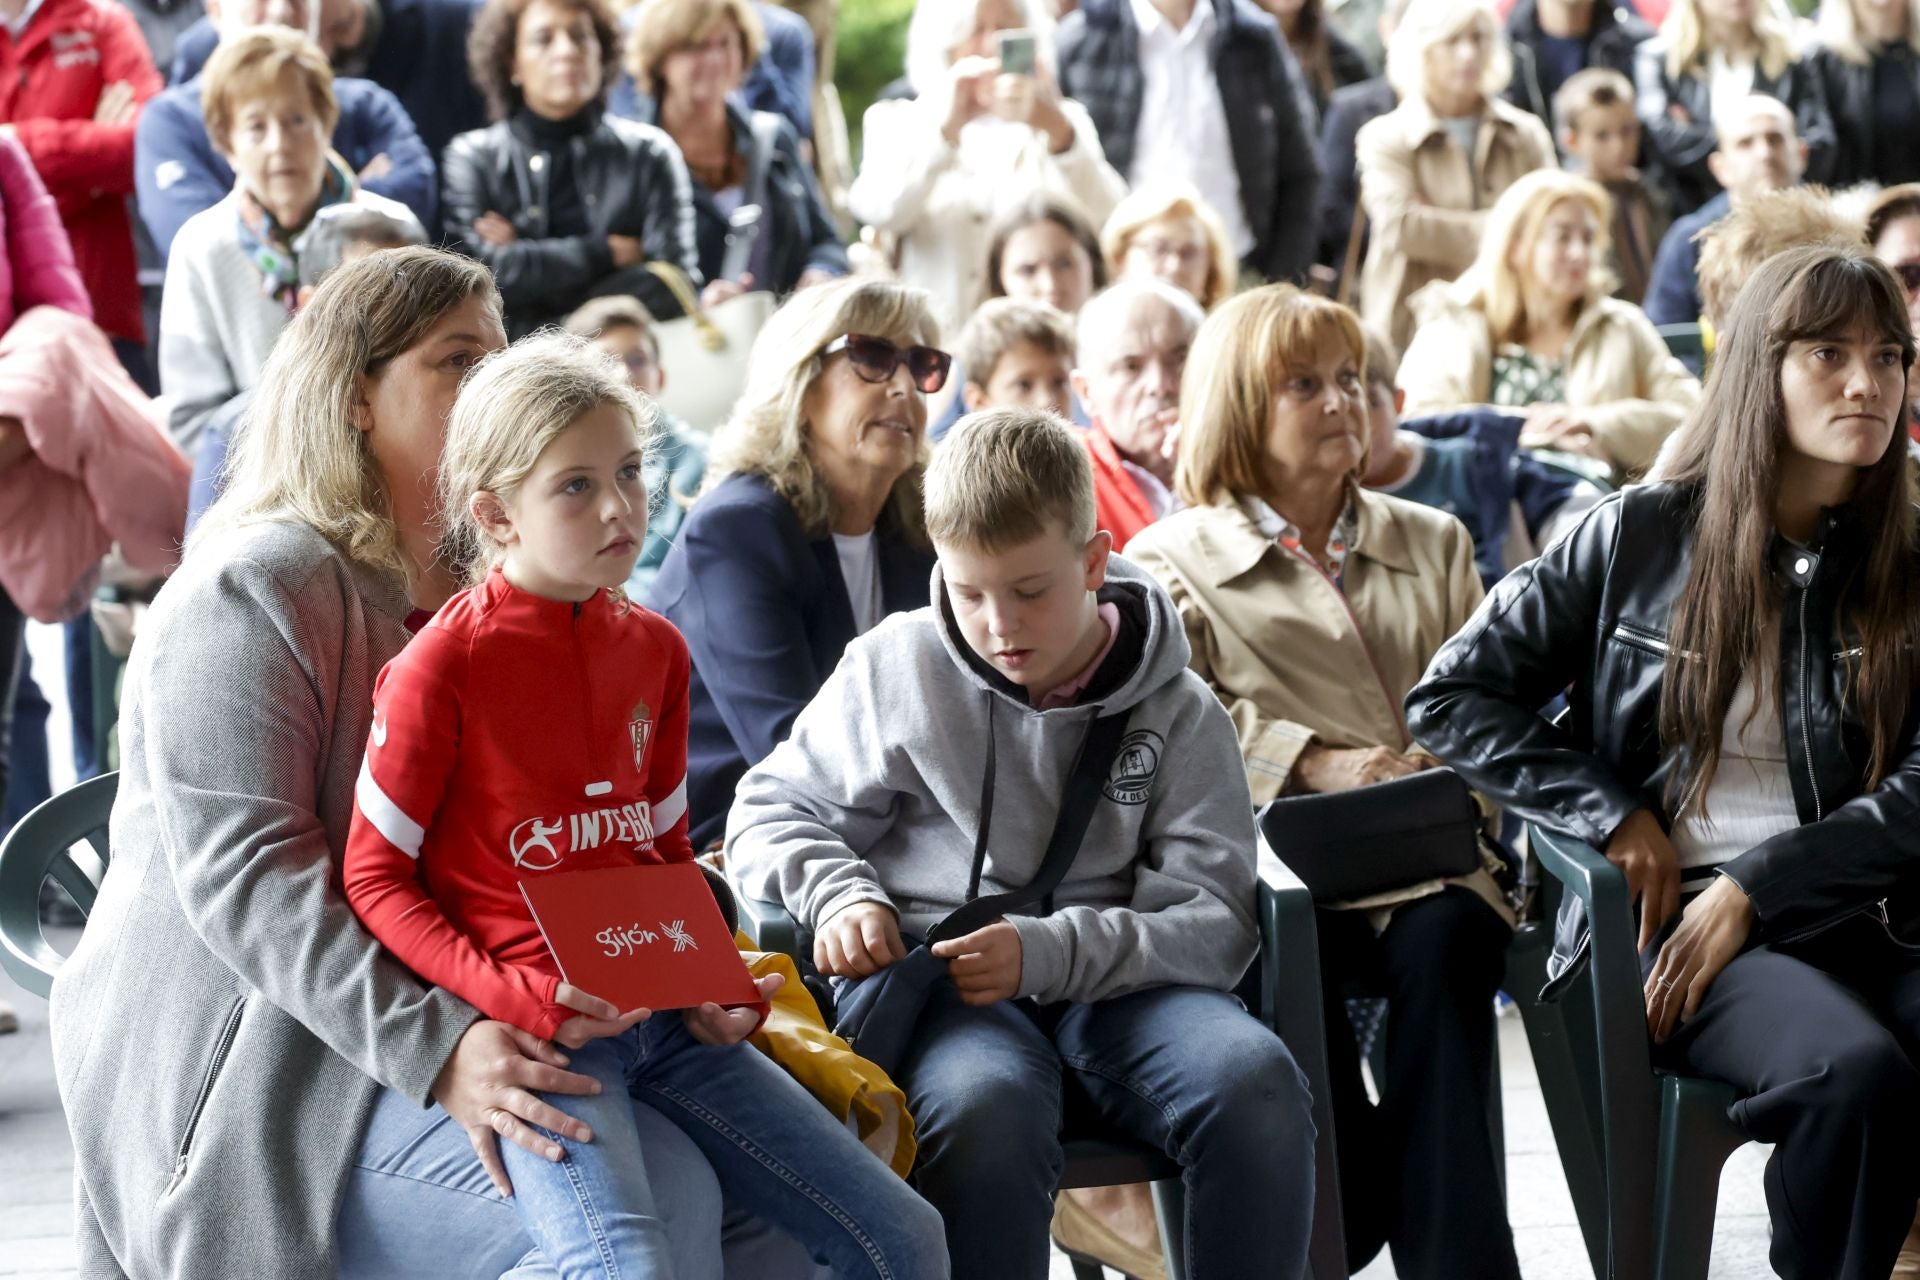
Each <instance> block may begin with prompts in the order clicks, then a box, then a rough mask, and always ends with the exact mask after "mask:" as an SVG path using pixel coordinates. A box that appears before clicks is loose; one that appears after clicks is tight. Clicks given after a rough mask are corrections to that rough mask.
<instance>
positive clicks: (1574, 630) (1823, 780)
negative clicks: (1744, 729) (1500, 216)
mask: <svg viewBox="0 0 1920 1280" xmlns="http://www.w3.org/2000/svg"><path fill="white" fill-rule="evenodd" d="M1695 495H1696V491H1695V490H1693V489H1691V488H1683V487H1676V486H1673V485H1667V484H1653V485H1643V486H1638V487H1635V488H1630V489H1627V490H1625V491H1623V492H1620V493H1616V494H1613V495H1611V496H1609V497H1608V498H1607V499H1606V500H1604V501H1603V502H1601V503H1600V504H1599V505H1597V506H1596V507H1595V508H1594V509H1593V510H1592V511H1591V512H1590V513H1588V515H1587V517H1586V519H1585V520H1583V521H1582V522H1581V523H1580V525H1579V526H1578V527H1577V528H1576V529H1575V530H1574V531H1573V533H1572V534H1570V535H1569V536H1568V537H1566V538H1565V539H1563V540H1562V541H1561V542H1560V543H1559V544H1558V545H1556V546H1555V547H1553V548H1552V549H1550V550H1548V551H1547V552H1546V553H1545V554H1543V555H1542V556H1541V557H1540V558H1539V559H1537V560H1535V561H1533V562H1532V563H1531V564H1528V565H1525V566H1523V567H1521V568H1520V569H1517V570H1515V571H1514V572H1513V573H1512V574H1510V575H1508V576H1507V578H1506V579H1505V580H1504V581H1502V582H1501V583H1500V584H1499V585H1498V586H1496V587H1495V588H1494V590H1493V592H1492V594H1490V595H1489V596H1488V597H1487V598H1486V601H1485V602H1484V603H1483V604H1482V605H1481V607H1480V610H1479V612H1477V613H1476V614H1475V615H1474V617H1473V620H1472V621H1471V622H1469V623H1468V624H1467V625H1466V626H1465V627H1464V628H1462V629H1461V631H1460V633H1459V634H1458V635H1456V636H1454V637H1453V639H1451V640H1449V641H1448V642H1447V643H1446V645H1445V646H1443V647H1442V648H1441V650H1440V652H1439V653H1438V654H1436V655H1435V656H1434V659H1433V662H1432V664H1431V665H1430V666H1429V667H1428V669H1427V674H1426V676H1425V677H1424V678H1423V679H1422V680H1421V682H1420V683H1419V685H1417V686H1416V687H1415V688H1414V690H1413V692H1412V693H1410V694H1409V695H1408V696H1407V721H1408V725H1409V727H1410V728H1411V730H1412V732H1413V735H1414V737H1415V738H1416V739H1417V740H1418V741H1419V742H1420V744H1421V745H1422V746H1424V747H1426V748H1427V749H1428V750H1429V751H1431V752H1433V753H1434V754H1435V755H1436V756H1438V757H1440V758H1441V759H1442V760H1445V761H1446V762H1447V763H1448V764H1450V765H1452V766H1453V767H1454V768H1455V769H1456V770H1458V771H1459V772H1460V774H1461V775H1462V776H1463V777H1465V778H1466V780H1467V781H1468V782H1469V783H1470V784H1471V785H1472V786H1473V787H1474V789H1475V790H1477V791H1480V792H1482V793H1484V794H1486V795H1488V796H1489V797H1491V798H1492V799H1493V800H1494V801H1495V802H1496V803H1499V804H1501V805H1504V806H1506V807H1507V808H1509V809H1511V810H1513V811H1514V812H1515V813H1517V814H1518V815H1519V816H1521V817H1522V818H1525V819H1527V820H1528V821H1531V822H1538V823H1542V824H1544V825H1546V826H1548V827H1551V828H1554V829H1556V830H1559V831H1563V832H1566V833H1567V834H1569V835H1572V836H1575V837H1577V838H1578V839H1580V840H1583V841H1585V842H1586V843H1587V844H1589V845H1591V846H1593V847H1594V848H1596V849H1604V848H1605V847H1606V844H1607V841H1608V839H1609V838H1610V837H1611V836H1612V835H1613V832H1614V829H1615V828H1616V827H1618V826H1619V825H1620V823H1621V822H1623V821H1624V820H1625V819H1626V818H1627V817H1628V816H1629V815H1630V814H1631V813H1633V811H1634V810H1636V809H1642V808H1644V809H1650V810H1652V811H1653V813H1654V814H1655V815H1656V816H1657V817H1658V818H1659V819H1660V822H1661V824H1662V825H1663V826H1670V825H1671V814H1670V812H1669V807H1668V805H1667V803H1666V799H1665V794H1666V789H1667V783H1668V781H1669V779H1670V778H1671V777H1672V773H1673V770H1674V768H1675V766H1676V763H1677V761H1676V759H1675V755H1676V754H1677V753H1671V752H1667V751H1664V750H1663V749H1662V747H1661V745H1660V735H1659V732H1658V718H1659V701H1660V688H1661V681H1662V677H1663V675H1664V673H1665V671H1666V667H1667V663H1668V662H1669V661H1670V660H1671V658H1672V655H1671V653H1670V652H1669V650H1668V646H1667V639H1666V637H1667V626H1668V617H1669V614H1670V612H1671V609H1672V606H1673V602H1674V599H1675V597H1676V596H1677V595H1678V593H1679V592H1680V591H1681V590H1682V589H1683V588H1684V587H1685V584H1686V580H1687V573H1688V569H1689V566H1690V564H1691V561H1692V554H1693V530H1694V524H1695V520H1696V514H1697V513H1696V508H1695ZM1861 542H1862V539H1861V538H1860V537H1859V535H1858V534H1857V532H1856V531H1855V530H1854V529H1853V528H1852V526H1851V518H1850V513H1849V512H1848V511H1847V510H1846V509H1845V508H1838V509H1833V510H1829V511H1828V512H1826V513H1825V514H1824V515H1823V517H1822V523H1821V528H1820V530H1819V532H1818V533H1817V534H1816V536H1815V537H1814V539H1813V540H1812V542H1811V544H1810V545H1808V546H1806V547H1800V546H1797V545H1795V544H1794V543H1792V542H1789V541H1788V540H1786V539H1785V538H1780V537H1776V538H1775V539H1774V542H1773V545H1772V548H1771V549H1770V552H1769V554H1770V555H1771V557H1772V564H1773V569H1774V580H1775V582H1776V583H1778V584H1779V587H1780V591H1781V595H1780V602H1781V607H1780V651H1779V664H1778V669H1777V672H1776V674H1775V678H1774V680H1773V682H1772V684H1773V692H1774V694H1775V696H1777V697H1778V698H1779V699H1780V709H1781V716H1782V727H1783V729H1784V732H1785V738H1786V744H1787V757H1788V759H1787V765H1788V771H1789V773H1790V774H1791V777H1792V783H1793V797H1794V804H1795V807H1796V809H1797V810H1798V813H1799V819H1800V825H1799V826H1797V827H1794V828H1793V829H1791V830H1789V831H1786V832H1783V833H1781V834H1780V835H1777V836H1774V837H1773V838H1771V839H1769V840H1767V841H1765V842H1763V843H1761V844H1759V845H1757V846H1755V847H1754V848H1752V849H1750V850H1748V851H1747V852H1745V853H1742V854H1740V855H1739V856H1737V857H1735V858H1734V859H1732V860H1731V861H1729V862H1727V863H1725V864H1723V865H1722V867H1721V869H1720V870H1721V873H1722V874H1724V875H1726V876H1728V877H1729V878H1730V879H1732V880H1733V881H1734V882H1735V883H1736V884H1738V885H1739V886H1740V887H1741V888H1742V889H1744V890H1745V891H1746V893H1747V895H1748V896H1749V897H1750V898H1751V899H1752V900H1753V905H1754V909H1755V913H1756V920H1755V925H1754V938H1755V940H1756V941H1762V942H1787V941H1793V940H1796V939H1800V938H1804V937H1808V936H1811V935H1813V934H1815V933H1818V932H1820V931H1822V930H1824V929H1826V928H1828V927H1829V926H1831V925H1833V924H1836V923H1838V922H1839V921H1841V920H1844V919H1846V918H1847V917H1849V916H1852V915H1854V914H1857V913H1859V912H1863V911H1864V912H1870V913H1872V914H1873V915H1875V916H1876V917H1878V918H1880V919H1882V920H1883V921H1884V920H1887V919H1888V918H1889V909H1890V908H1891V912H1892V916H1891V918H1892V919H1893V920H1894V921H1895V922H1900V921H1902V920H1903V919H1910V918H1911V917H1912V916H1913V914H1914V913H1913V911H1912V907H1913V905H1914V903H1915V899H1916V898H1920V892H1917V891H1920V716H1916V715H1915V708H1914V706H1913V705H1911V704H1910V705H1909V707H1908V712H1907V716H1906V720H1905V723H1904V725H1903V728H1902V733H1901V738H1900V741H1899V743H1898V744H1897V746H1896V749H1895V751H1894V753H1893V760H1892V762H1891V766H1890V770H1889V772H1888V774H1887V776H1886V778H1885V779H1884V780H1883V781H1882V782H1881V783H1880V785H1879V786H1877V787H1875V788H1874V789H1873V790H1871V791H1867V790H1865V789H1864V782H1865V772H1866V760H1867V755H1868V747H1869V742H1868V736H1867V730H1866V727H1865V726H1864V725H1863V724H1862V722H1861V721H1860V719H1859V717H1858V716H1857V714H1856V713H1855V711H1854V709H1853V708H1851V707H1850V706H1849V705H1848V703H1847V699H1846V696H1845V695H1846V690H1847V664H1848V662H1849V660H1850V659H1854V660H1857V658H1858V655H1859V640H1858V638H1857V637H1854V638H1848V637H1845V636H1843V635H1842V633H1841V626H1840V623H1839V621H1838V617H1837V613H1838V607H1837V606H1838V600H1839V598H1840V594H1841V591H1842V589H1843V587H1844V586H1845V584H1846V581H1847V579H1848V577H1849V575H1850V574H1851V573H1853V572H1854V570H1855V569H1856V567H1857V565H1858V563H1859V553H1858V551H1857V548H1858V547H1859V546H1860V544H1861ZM1914 572H1920V563H1916V565H1915V567H1914ZM1562 690H1565V691H1566V693H1567V701H1568V711H1567V714H1566V715H1565V716H1564V717H1563V718H1562V719H1561V720H1560V721H1559V722H1549V721H1548V720H1546V719H1545V718H1544V717H1542V716H1541V715H1540V712H1539V709H1540V708H1541V707H1543V706H1545V705H1546V704H1547V703H1548V702H1549V701H1550V700H1551V699H1552V698H1553V697H1554V695H1555V694H1557V693H1560V692H1561V691H1562ZM1584 952H1585V920H1584V918H1583V915H1582V913H1581V912H1580V910H1579V904H1578V903H1577V902H1576V901H1574V900H1573V899H1571V898H1569V899H1568V900H1567V904H1566V906H1565V907H1563V909H1562V913H1561V919H1560V922H1559V930H1558V937H1557V938H1556V944H1555V955H1554V964H1553V965H1552V966H1551V971H1552V972H1553V973H1554V974H1555V976H1556V978H1557V979H1558V978H1563V977H1564V975H1565V974H1566V972H1567V971H1568V970H1569V969H1570V967H1571V966H1572V965H1574V964H1575V963H1577V962H1578V961H1579V960H1580V959H1582V958H1583V956H1584Z"/></svg>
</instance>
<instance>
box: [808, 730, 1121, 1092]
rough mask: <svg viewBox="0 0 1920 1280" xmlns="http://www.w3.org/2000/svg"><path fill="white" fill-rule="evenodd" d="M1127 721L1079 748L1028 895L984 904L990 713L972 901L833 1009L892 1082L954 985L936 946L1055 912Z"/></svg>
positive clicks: (851, 988)
mask: <svg viewBox="0 0 1920 1280" xmlns="http://www.w3.org/2000/svg"><path fill="white" fill-rule="evenodd" d="M1126 727H1127V714H1126V713H1125V712H1116V713H1114V714H1112V715H1104V716H1101V717H1099V718H1098V719H1096V720H1095V721H1094V722H1093V724H1092V725H1091V726H1090V727H1089V728H1088V730H1087V736H1086V737H1085V738H1083V739H1082V740H1081V742H1080V753H1079V755H1077V756H1076V757H1075V758H1074V762H1073V770H1072V772H1070V773H1069V774H1068V775H1067V787H1066V794H1065V795H1064V796H1062V797H1061V801H1060V815H1059V817H1057V818H1055V819H1054V823H1053V834H1052V836H1051V837H1049V838H1048V840H1047V852H1046V856H1045V857H1044V858H1043V859H1042V860H1041V863H1040V870H1039V872H1038V873H1037V874H1036V875H1035V876H1034V878H1033V880H1032V882H1031V883H1029V884H1028V885H1027V886H1026V887H1025V888H1024V889H1015V890H1013V891H1012V892H1009V893H995V894H990V895H988V896H987V897H984V898H982V897H980V896H979V893H980V874H981V870H982V868H984V867H985V865H986V861H987V832H988V829H989V828H990V827H991V826H992V821H993V765H994V751H993V713H992V711H991V709H989V711H988V713H987V775H986V780H985V782H983V783H982V784H981V788H980V830H979V832H978V833H977V834H976V835H975V836H974V841H973V874H972V875H971V876H970V877H969V879H968V881H967V901H966V902H964V903H962V904H961V905H960V906H959V907H957V908H955V909H954V911H953V912H952V913H951V914H949V915H948V916H947V917H946V918H945V919H943V920H941V921H940V922H939V923H938V924H936V925H934V926H933V928H932V929H931V930H929V931H928V933H927V938H926V941H925V942H918V943H914V942H913V940H911V939H908V940H907V941H908V942H909V943H910V945H911V946H912V949H911V950H910V951H908V953H907V956H906V958H905V959H904V960H898V961H895V962H894V963H893V964H890V965H888V966H887V967H886V968H884V969H882V970H881V971H880V972H878V973H876V974H874V975H873V976H872V977H869V978H863V979H861V980H860V981H858V982H855V983H849V984H846V985H844V986H843V987H842V988H841V990H840V993H839V996H838V998H837V999H836V1001H835V1004H834V1023H833V1030H834V1034H836V1035H838V1036H840V1037H841V1038H842V1039H844V1040H846V1041H847V1042H848V1043H849V1044H851V1045H852V1046H853V1049H854V1052H855V1053H858V1054H859V1055H860V1056H861V1057H863V1058H865V1059H866V1060H867V1061H869V1062H871V1063H873V1064H874V1065H875V1066H877V1067H879V1068H880V1069H881V1070H882V1071H885V1072H887V1073H888V1074H889V1075H891V1074H892V1073H893V1072H894V1071H896V1070H898V1069H899V1067H900V1064H901V1062H902V1061H904V1060H905V1058H906V1053H907V1045H908V1043H909V1041H911V1039H912V1038H913V1030H914V1027H915V1026H916V1025H918V1023H919V1021H920V1014H921V1011H922V1010H924V1009H925V1008H926V1007H927V1000H928V998H929V997H930V996H931V995H932V994H933V989H934V987H935V986H936V985H937V984H939V983H942V982H945V981H947V962H946V961H945V960H943V959H941V958H940V957H939V956H936V955H934V954H933V950H932V945H933V944H934V943H936V942H942V941H945V940H947V939H949V938H964V937H966V936H967V935H968V934H970V933H972V932H974V931H975V930H976V929H981V928H984V927H985V926H987V925H989V924H992V923H993V922H994V921H995V920H998V919H1000V918H1002V917H1003V916H1010V915H1017V914H1019V913H1021V912H1023V911H1025V910H1027V909H1028V908H1030V907H1032V906H1034V905H1035V904H1036V903H1044V907H1043V910H1042V912H1041V914H1043V915H1044V914H1046V913H1047V912H1050V911H1051V910H1052V909H1053V905H1052V902H1051V896H1052V894H1053V891H1054V890H1055V889H1057V888H1059V886H1060V881H1061V880H1063V879H1065V878H1066V874H1067V869H1068V868H1069V867H1071V866H1072V865H1073V860H1074V858H1075V856H1076V855H1078V854H1079V852H1080V842H1081V840H1082V839H1083V838H1084V837H1085V836H1086V833H1087V824H1088V823H1089V822H1091V821H1092V820H1093V810H1094V806H1095V805H1097V804H1099V802H1100V793H1101V787H1102V784H1103V783H1105V781H1106V777H1107V771H1108V770H1109V769H1111V768H1112V767H1113V761H1114V757H1116V756H1117V755H1119V753H1120V740H1121V738H1122V736H1123V735H1124V734H1125V732H1126Z"/></svg>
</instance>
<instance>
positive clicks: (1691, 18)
mask: <svg viewBox="0 0 1920 1280" xmlns="http://www.w3.org/2000/svg"><path fill="white" fill-rule="evenodd" d="M1843 2H1848V0H1843ZM1784 12H1785V11H1784V10H1781V9H1776V8H1775V6H1774V5H1773V4H1772V3H1770V0H1673V6H1672V7H1671V8H1670V9H1668V10H1667V17H1666V21H1665V22H1662V23H1661V24H1660V34H1659V35H1658V36H1656V37H1655V38H1654V39H1652V40H1649V41H1647V42H1646V43H1645V44H1643V45H1641V46H1640V47H1639V48H1638V49H1637V50H1635V51H1634V55H1633V84H1634V91H1635V93H1636V94H1637V95H1638V98H1639V101H1638V103H1637V105H1636V109H1637V111H1638V112H1639V115H1640V124H1641V127H1642V128H1644V129H1645V130H1646V135H1645V136H1646V146H1647V157H1648V159H1649V160H1650V161H1651V162H1652V165H1651V168H1652V171H1653V174H1652V176H1654V177H1655V178H1656V179H1657V180H1658V181H1660V182H1661V183H1662V184H1663V185H1664V186H1665V187H1666V189H1667V191H1668V193H1669V194H1670V195H1671V196H1672V197H1673V204H1674V209H1673V212H1674V214H1675V216H1679V215H1683V214H1688V213H1691V212H1693V211H1694V210H1695V209H1698V208H1699V207H1700V206H1701V205H1703V204H1705V203H1706V202H1707V201H1709V200H1711V199H1712V198H1713V197H1714V196H1716V195H1717V194H1719V192H1720V184H1719V182H1718V181H1716V180H1715V178H1714V176H1713V174H1712V172H1711V171H1710V170H1709V169H1708V168H1707V157H1708V156H1710V155H1712V154H1713V152H1714V149H1715V148H1716V147H1718V146H1719V138H1718V135H1717V134H1716V132H1715V129H1714V120H1715V118H1716V117H1724V116H1727V115H1729V114H1733V113H1735V112H1736V111H1737V109H1738V108H1739V107H1740V105H1741V104H1740V100H1741V99H1742V98H1745V97H1747V96H1748V95H1750V94H1755V93H1763V94H1765V95H1767V96H1768V97H1770V98H1778V99H1779V100H1780V101H1781V102H1784V103H1786V104H1787V108H1788V109H1789V110H1790V111H1792V112H1793V118H1794V124H1795V126H1796V130H1797V132H1798V133H1799V135H1800V140H1801V141H1802V142H1804V143H1805V144H1806V146H1807V155H1808V161H1807V176H1808V178H1809V179H1811V180H1813V181H1816V182H1817V181H1824V180H1825V179H1826V177H1827V173H1828V165H1829V163H1830V161H1831V155H1832V151H1833V143H1834V138H1833V119H1832V117H1831V115H1830V114H1829V111H1828V107H1827V95H1826V91H1825V89H1824V88H1823V86H1822V83H1821V79H1820V76H1819V74H1818V72H1817V70H1816V68H1815V67H1814V65H1813V63H1811V62H1809V61H1802V60H1801V59H1800V58H1799V56H1798V53H1797V51H1796V50H1795V48H1794V43H1793V33H1792V31H1791V30H1790V29H1789V28H1788V27H1787V25H1786V22H1785V20H1784V18H1783V17H1782V16H1781V15H1782V14H1783V13H1784Z"/></svg>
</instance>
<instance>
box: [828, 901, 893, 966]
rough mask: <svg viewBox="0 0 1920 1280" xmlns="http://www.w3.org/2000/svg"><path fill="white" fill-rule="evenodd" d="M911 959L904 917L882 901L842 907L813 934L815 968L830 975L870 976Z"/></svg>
mask: <svg viewBox="0 0 1920 1280" xmlns="http://www.w3.org/2000/svg"><path fill="white" fill-rule="evenodd" d="M906 958H907V947H906V944H905V943H903V942H901V941H900V918H899V917H898V916H896V915H894V914H893V908H892V907H889V906H887V905H886V904H885V903H880V902H856V903H854V904H853V905H852V906H850V907H842V908H840V910H838V911H836V912H834V913H833V915H832V916H831V917H829V918H828V920H827V922H826V923H825V924H823V925H821V926H820V931H819V932H818V933H816V934H814V935H813V967H814V968H816V969H818V970H819V971H820V972H822V973H824V974H826V975H827V976H828V977H830V978H867V977H871V976H872V975H874V974H876V973H878V972H880V971H881V970H882V969H884V968H886V967H887V966H888V965H890V964H892V963H893V962H894V961H896V960H904V959H906Z"/></svg>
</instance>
